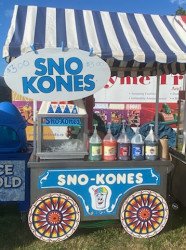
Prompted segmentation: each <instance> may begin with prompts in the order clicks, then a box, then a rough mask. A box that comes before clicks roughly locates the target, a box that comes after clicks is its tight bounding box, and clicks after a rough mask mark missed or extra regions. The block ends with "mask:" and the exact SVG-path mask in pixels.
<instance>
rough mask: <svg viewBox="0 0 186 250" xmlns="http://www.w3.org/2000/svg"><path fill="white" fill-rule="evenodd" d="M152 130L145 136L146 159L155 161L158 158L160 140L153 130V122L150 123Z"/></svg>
mask: <svg viewBox="0 0 186 250" xmlns="http://www.w3.org/2000/svg"><path fill="white" fill-rule="evenodd" d="M149 126H150V131H149V133H148V135H147V136H146V138H145V159H146V160H151V161H155V160H157V159H158V140H157V139H156V136H155V134H154V131H153V129H152V128H153V126H154V125H153V124H149Z"/></svg>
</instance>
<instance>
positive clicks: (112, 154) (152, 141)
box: [89, 121, 158, 161]
mask: <svg viewBox="0 0 186 250" xmlns="http://www.w3.org/2000/svg"><path fill="white" fill-rule="evenodd" d="M110 125H111V124H110V123H109V124H108V131H107V134H106V136H105V137H104V139H103V140H101V138H100V137H99V135H98V133H97V129H96V126H97V125H94V127H95V128H94V133H93V135H92V136H91V138H90V140H89V160H91V161H100V160H106V161H114V160H117V159H118V160H122V161H128V160H144V159H146V160H157V159H158V140H157V139H156V137H155V134H154V131H153V126H154V125H153V124H150V125H149V126H150V131H149V133H148V135H147V136H146V138H145V139H144V140H143V136H142V135H141V134H140V133H139V128H137V129H136V132H135V135H134V136H133V137H132V139H131V141H130V140H129V138H128V136H127V134H126V131H125V121H123V127H122V131H121V134H120V136H119V137H118V139H117V140H116V139H115V138H114V136H113V135H112V133H111V129H110Z"/></svg>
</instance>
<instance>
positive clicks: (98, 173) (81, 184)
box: [38, 167, 160, 216]
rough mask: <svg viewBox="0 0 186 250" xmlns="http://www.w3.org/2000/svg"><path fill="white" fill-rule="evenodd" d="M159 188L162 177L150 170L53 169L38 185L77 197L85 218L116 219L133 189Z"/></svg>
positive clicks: (40, 178)
mask: <svg viewBox="0 0 186 250" xmlns="http://www.w3.org/2000/svg"><path fill="white" fill-rule="evenodd" d="M158 185H160V174H159V173H156V171H155V169H153V168H147V167H146V168H142V167H139V168H118V169H117V168H114V167H113V168H112V169H94V168H91V167H90V168H86V169H78V168H77V169H60V170H59V169H52V170H47V171H45V172H44V173H43V174H42V176H40V177H39V182H38V187H39V188H42V189H45V188H61V189H62V190H65V191H67V192H70V193H73V194H75V195H76V198H77V199H79V202H80V203H81V205H82V208H83V212H84V215H85V216H90V215H95V216H103V215H111V214H112V215H114V216H116V214H117V211H118V208H119V205H120V202H121V201H122V199H123V197H124V195H125V194H126V193H127V192H128V191H129V190H131V189H132V188H136V187H138V186H147V187H148V188H149V187H152V186H158ZM100 199H101V200H102V203H100Z"/></svg>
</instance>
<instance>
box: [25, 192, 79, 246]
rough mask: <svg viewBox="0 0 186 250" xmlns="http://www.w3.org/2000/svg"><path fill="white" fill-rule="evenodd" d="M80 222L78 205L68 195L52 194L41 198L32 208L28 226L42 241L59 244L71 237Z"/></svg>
mask: <svg viewBox="0 0 186 250" xmlns="http://www.w3.org/2000/svg"><path fill="white" fill-rule="evenodd" d="M79 222H80V210H79V207H78V205H77V203H76V202H75V201H74V200H73V199H72V198H71V197H69V196H68V195H65V194H61V193H51V194H47V195H44V196H42V197H40V198H39V199H38V200H37V201H36V202H35V203H34V204H33V205H32V207H31V208H30V210H29V214H28V224H29V227H30V230H31V231H32V233H33V234H34V235H35V236H36V237H37V238H39V239H40V240H43V241H46V242H58V241H62V240H65V239H67V238H68V237H70V236H71V235H72V234H73V233H74V232H75V231H76V229H77V227H78V225H79Z"/></svg>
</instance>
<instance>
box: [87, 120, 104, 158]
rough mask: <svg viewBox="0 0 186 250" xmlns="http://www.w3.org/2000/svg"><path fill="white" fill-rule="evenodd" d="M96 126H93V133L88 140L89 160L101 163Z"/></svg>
mask: <svg viewBox="0 0 186 250" xmlns="http://www.w3.org/2000/svg"><path fill="white" fill-rule="evenodd" d="M96 127H97V124H94V133H93V135H92V136H91V137H90V140H89V160H90V161H101V160H102V140H101V138H100V137H99V135H98V133H97V129H96Z"/></svg>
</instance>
